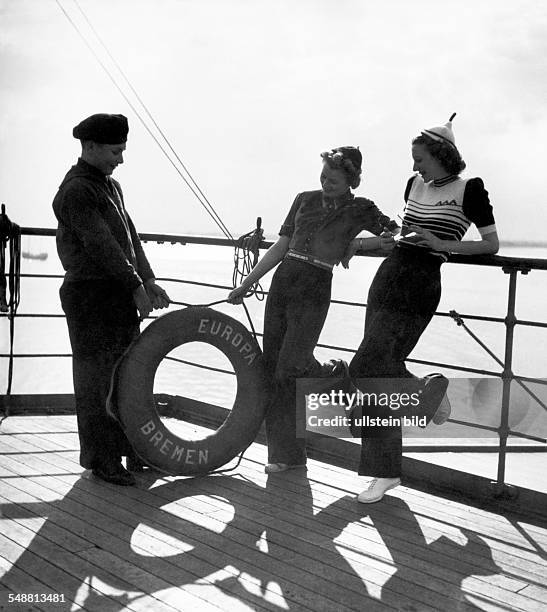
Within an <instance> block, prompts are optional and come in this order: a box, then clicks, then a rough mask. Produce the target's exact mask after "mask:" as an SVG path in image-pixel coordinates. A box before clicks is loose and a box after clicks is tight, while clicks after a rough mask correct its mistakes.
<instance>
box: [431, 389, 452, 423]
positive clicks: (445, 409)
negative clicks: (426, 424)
mask: <svg viewBox="0 0 547 612" xmlns="http://www.w3.org/2000/svg"><path fill="white" fill-rule="evenodd" d="M451 412H452V406H451V405H450V400H449V399H448V395H446V393H445V394H444V397H443V399H442V400H441V403H440V405H439V407H438V408H437V412H435V414H434V415H433V418H432V419H431V421H432V422H433V423H435V425H442V424H443V423H446V421H448V417H449V416H450V413H451Z"/></svg>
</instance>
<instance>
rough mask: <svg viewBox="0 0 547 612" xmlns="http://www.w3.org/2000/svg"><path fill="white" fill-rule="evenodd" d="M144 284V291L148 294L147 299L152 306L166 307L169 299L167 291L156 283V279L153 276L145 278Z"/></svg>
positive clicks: (169, 301)
mask: <svg viewBox="0 0 547 612" xmlns="http://www.w3.org/2000/svg"><path fill="white" fill-rule="evenodd" d="M144 286H145V288H146V293H147V294H148V299H149V300H150V302H151V304H152V308H154V309H156V308H167V307H168V306H169V304H170V303H171V300H170V298H169V296H168V295H167V292H166V291H165V289H163V287H160V286H159V285H158V284H156V280H155V279H154V278H151V279H149V280H147V281H146V283H145V284H144Z"/></svg>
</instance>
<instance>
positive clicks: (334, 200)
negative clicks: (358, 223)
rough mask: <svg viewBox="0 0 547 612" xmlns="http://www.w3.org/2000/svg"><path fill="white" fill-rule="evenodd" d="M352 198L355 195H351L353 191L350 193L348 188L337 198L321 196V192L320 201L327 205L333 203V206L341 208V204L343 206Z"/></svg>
mask: <svg viewBox="0 0 547 612" xmlns="http://www.w3.org/2000/svg"><path fill="white" fill-rule="evenodd" d="M354 198H355V196H354V195H353V193H351V191H350V190H349V189H348V190H347V191H346V193H343V194H342V195H341V196H339V197H338V198H328V197H325V196H323V194H322V193H321V200H322V202H324V203H325V204H326V205H327V206H328V205H329V204H334V207H335V208H341V207H342V206H345V205H346V204H348V203H349V202H352V201H353V199H354Z"/></svg>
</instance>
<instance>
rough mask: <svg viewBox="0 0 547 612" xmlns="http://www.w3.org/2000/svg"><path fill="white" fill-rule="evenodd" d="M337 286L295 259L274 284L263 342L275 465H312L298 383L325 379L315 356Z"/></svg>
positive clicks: (282, 266) (325, 274)
mask: <svg viewBox="0 0 547 612" xmlns="http://www.w3.org/2000/svg"><path fill="white" fill-rule="evenodd" d="M331 282H332V273H331V272H330V271H329V270H324V269H322V268H318V267H315V266H312V265H310V264H308V263H305V262H300V261H294V260H290V259H289V260H284V261H283V262H282V263H281V264H280V265H279V267H278V268H277V270H276V271H275V274H274V277H273V279H272V284H271V286H270V291H269V295H268V300H267V302H266V310H265V315H264V338H263V352H264V364H265V368H266V376H267V380H268V385H269V389H268V392H269V397H270V401H269V405H268V409H267V412H266V433H267V437H268V462H269V463H288V464H292V465H298V464H303V463H306V445H305V439H304V438H297V425H296V419H297V414H296V379H297V378H304V377H309V378H316V377H319V376H320V373H321V365H320V364H319V362H318V361H317V360H316V359H315V357H314V355H313V351H314V349H315V346H316V345H317V342H318V341H319V335H320V334H321V330H322V329H323V324H324V323H325V318H326V316H327V312H328V310H329V305H330V293H331ZM299 417H301V418H302V419H304V415H303V414H302V415H299Z"/></svg>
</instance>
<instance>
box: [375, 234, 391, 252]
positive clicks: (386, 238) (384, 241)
mask: <svg viewBox="0 0 547 612" xmlns="http://www.w3.org/2000/svg"><path fill="white" fill-rule="evenodd" d="M379 237H380V246H379V247H378V249H379V250H380V251H381V252H382V253H390V252H391V251H392V250H393V247H394V246H395V240H394V238H393V233H392V232H390V231H389V230H385V231H384V232H382V233H381V234H380V236H379Z"/></svg>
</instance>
